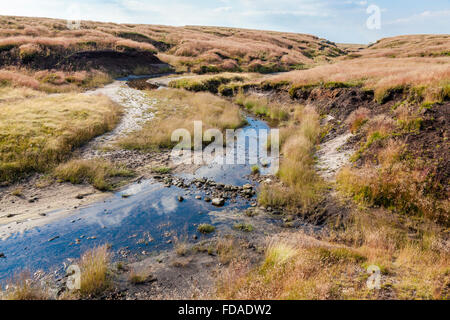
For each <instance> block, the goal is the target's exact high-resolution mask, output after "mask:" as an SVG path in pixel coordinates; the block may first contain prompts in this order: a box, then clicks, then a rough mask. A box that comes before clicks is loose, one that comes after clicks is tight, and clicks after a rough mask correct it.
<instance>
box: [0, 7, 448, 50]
mask: <svg viewBox="0 0 450 320" xmlns="http://www.w3.org/2000/svg"><path fill="white" fill-rule="evenodd" d="M368 8H369V9H370V10H369V12H368ZM0 15H15V16H30V17H50V18H62V19H81V20H94V21H105V22H117V23H142V24H163V25H173V26H184V25H203V26H225V27H237V28H250V29H261V30H275V31H284V32H298V33H308V34H313V35H316V36H319V37H322V38H326V39H328V40H331V41H334V42H340V43H370V42H375V41H376V40H378V39H381V38H384V37H390V36H396V35H403V34H421V33H444V34H450V1H449V0H429V1H425V0H409V1H406V0H396V1H394V0H374V1H370V0H367V1H366V0H333V1H332V0H315V1H313V0H207V1H203V0H189V1H182V0H109V1H107V0H79V1H73V0H13V1H11V0H0Z"/></svg>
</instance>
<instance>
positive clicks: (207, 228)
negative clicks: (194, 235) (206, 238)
mask: <svg viewBox="0 0 450 320" xmlns="http://www.w3.org/2000/svg"><path fill="white" fill-rule="evenodd" d="M215 230H216V227H214V226H212V225H210V224H206V223H204V224H201V225H199V226H198V227H197V231H198V232H200V233H203V234H209V233H213V232H214V231H215Z"/></svg>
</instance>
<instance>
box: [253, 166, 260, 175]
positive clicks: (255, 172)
mask: <svg viewBox="0 0 450 320" xmlns="http://www.w3.org/2000/svg"><path fill="white" fill-rule="evenodd" d="M259 172H260V169H259V166H257V165H254V166H252V174H258V173H259Z"/></svg>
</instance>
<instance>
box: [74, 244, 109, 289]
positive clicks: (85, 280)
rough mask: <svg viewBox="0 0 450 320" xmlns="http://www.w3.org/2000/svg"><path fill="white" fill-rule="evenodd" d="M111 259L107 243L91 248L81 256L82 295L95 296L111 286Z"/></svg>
mask: <svg viewBox="0 0 450 320" xmlns="http://www.w3.org/2000/svg"><path fill="white" fill-rule="evenodd" d="M109 259H110V256H109V252H108V246H107V245H103V246H100V247H97V248H95V249H92V250H89V251H87V252H85V253H84V254H83V255H82V256H81V259H80V261H79V266H80V269H81V288H80V295H81V296H82V297H94V296H96V295H99V294H101V293H103V292H104V291H105V290H106V289H107V288H108V287H109V281H108V265H109Z"/></svg>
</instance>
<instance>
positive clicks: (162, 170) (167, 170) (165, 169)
mask: <svg viewBox="0 0 450 320" xmlns="http://www.w3.org/2000/svg"><path fill="white" fill-rule="evenodd" d="M152 172H153V173H158V174H168V173H171V172H172V169H171V168H168V167H156V168H152Z"/></svg>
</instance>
